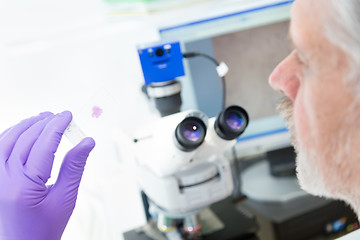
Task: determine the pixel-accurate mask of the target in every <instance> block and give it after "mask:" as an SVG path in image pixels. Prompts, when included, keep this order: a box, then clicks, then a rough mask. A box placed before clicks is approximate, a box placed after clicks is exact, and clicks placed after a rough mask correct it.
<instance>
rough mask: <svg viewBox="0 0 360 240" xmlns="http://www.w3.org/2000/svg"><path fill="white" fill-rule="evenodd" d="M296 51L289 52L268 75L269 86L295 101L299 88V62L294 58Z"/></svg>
mask: <svg viewBox="0 0 360 240" xmlns="http://www.w3.org/2000/svg"><path fill="white" fill-rule="evenodd" d="M296 59H297V58H296V52H295V51H293V52H292V53H290V54H289V55H288V56H287V57H286V58H285V59H284V60H283V61H282V62H281V63H279V65H277V66H276V68H275V69H274V70H273V72H272V73H271V75H270V77H269V84H270V86H271V87H272V88H273V89H274V90H276V91H279V92H282V93H284V94H285V95H286V96H288V97H289V98H290V99H291V101H293V102H294V101H295V99H296V95H297V92H298V89H299V66H298V65H299V63H298V61H297V60H296Z"/></svg>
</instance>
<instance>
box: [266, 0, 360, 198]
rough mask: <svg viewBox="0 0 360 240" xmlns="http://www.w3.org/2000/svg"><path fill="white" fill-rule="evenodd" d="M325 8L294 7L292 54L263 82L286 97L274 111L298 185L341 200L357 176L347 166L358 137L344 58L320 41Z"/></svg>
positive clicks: (303, 1) (322, 3)
mask: <svg viewBox="0 0 360 240" xmlns="http://www.w3.org/2000/svg"><path fill="white" fill-rule="evenodd" d="M330 7H331V6H329V2H328V1H327V0H317V1H313V0H297V1H295V2H294V5H293V8H292V11H291V25H290V30H289V35H290V38H291V40H292V42H293V45H294V50H293V51H292V53H291V54H290V55H289V56H288V57H287V58H286V59H284V60H283V61H282V62H281V63H280V64H279V65H278V66H277V67H276V68H275V69H274V71H273V73H272V74H271V76H270V78H269V82H270V85H271V86H272V87H273V88H274V89H275V90H278V91H281V92H283V93H284V94H285V95H286V96H287V97H288V99H287V100H284V102H283V104H282V105H281V106H280V107H279V108H280V111H281V112H282V113H283V114H284V115H285V118H286V119H287V124H288V126H289V129H290V130H291V132H292V134H293V143H294V145H295V148H296V150H297V154H298V157H297V174H298V178H299V181H300V185H301V186H302V187H303V188H304V189H305V190H306V191H309V192H310V193H313V194H315V195H320V196H327V197H336V198H342V199H344V200H346V199H347V198H348V197H349V196H348V195H349V193H348V192H347V190H346V188H344V184H351V181H352V180H354V179H353V178H354V177H356V178H359V177H358V176H360V174H359V173H360V168H359V167H357V165H359V166H360V164H354V163H352V161H354V160H353V159H354V158H353V157H352V156H353V154H354V153H356V151H358V150H357V148H358V147H357V146H359V145H358V142H357V141H358V138H360V135H359V133H358V130H357V129H358V127H357V125H358V123H357V122H356V116H355V113H354V110H355V109H357V107H356V106H355V105H354V102H355V98H354V96H353V95H352V94H351V93H350V92H351V91H350V88H349V86H348V85H346V84H345V83H344V82H345V81H344V80H345V78H346V77H347V73H348V70H349V69H348V57H347V55H346V54H345V53H344V52H343V51H342V50H341V49H340V48H339V47H337V46H335V45H334V44H332V43H331V42H330V41H329V39H328V38H327V37H326V36H325V29H324V26H325V24H328V23H327V18H328V17H329V16H328V15H327V14H330V13H329V12H330V11H329V8H330ZM320 13H322V14H320ZM358 136H359V137H358ZM354 150H355V152H354ZM354 165H355V167H354ZM349 166H350V167H349Z"/></svg>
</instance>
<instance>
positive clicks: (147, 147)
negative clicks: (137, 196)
mask: <svg viewBox="0 0 360 240" xmlns="http://www.w3.org/2000/svg"><path fill="white" fill-rule="evenodd" d="M138 51H139V56H140V61H141V64H142V68H143V72H144V78H145V83H146V84H145V86H144V87H143V91H144V92H145V93H147V94H148V96H149V98H152V100H154V101H155V105H156V107H157V109H158V110H159V112H160V115H161V118H159V119H158V120H157V121H154V122H152V123H149V124H147V125H145V126H144V127H142V128H140V129H138V131H137V133H135V136H134V144H135V151H136V165H137V179H138V183H139V186H140V189H141V190H142V198H143V202H144V209H145V214H146V217H147V220H148V224H147V225H146V226H145V227H141V228H139V229H136V230H133V231H130V232H127V233H125V234H124V237H125V239H128V240H133V239H134V240H135V239H137V240H140V239H141V240H142V239H144V240H145V239H146V240H150V239H156V240H158V239H159V240H161V239H163V240H183V239H184V240H185V239H193V240H197V239H204V240H205V239H209V240H210V239H223V240H226V239H235V238H234V236H235V235H236V234H238V233H236V234H235V235H234V233H233V232H234V229H236V230H235V231H238V230H239V229H241V231H240V232H241V233H240V235H244V237H243V238H236V239H257V238H252V237H253V235H252V234H249V232H251V233H253V232H254V231H255V229H256V224H255V220H254V219H250V220H249V218H251V217H248V216H247V217H246V216H243V215H241V214H240V215H241V216H240V218H239V217H238V216H237V214H236V213H235V211H236V209H235V208H231V210H228V209H227V208H224V207H223V205H219V206H217V207H216V206H215V205H216V203H218V202H221V201H222V200H224V199H227V198H229V197H230V196H231V194H232V192H233V190H234V184H233V176H232V170H231V167H230V162H229V160H228V159H226V158H225V156H224V153H225V152H226V151H227V150H229V149H230V148H231V147H233V146H234V145H235V144H236V142H237V140H236V139H237V138H238V137H239V136H240V135H241V134H242V133H243V132H244V131H245V129H246V127H247V125H248V122H249V117H248V114H247V112H246V111H245V110H244V109H243V108H241V107H240V106H235V105H233V106H228V107H224V108H223V109H222V111H221V112H220V113H219V114H218V116H216V117H211V118H209V117H208V116H207V115H206V114H205V113H203V112H201V111H199V110H186V111H183V112H180V105H181V97H180V92H181V85H180V82H179V81H177V80H173V79H174V76H175V77H177V76H181V75H184V70H183V64H182V58H183V54H182V53H181V50H180V44H179V42H170V43H156V44H152V45H151V46H146V47H144V46H142V47H139V50H138ZM192 55H194V54H192ZM227 203H228V202H226V204H227ZM211 206H215V210H214V209H212V210H214V211H215V212H217V213H218V215H219V216H220V215H221V216H222V217H220V218H221V219H219V217H217V216H216V214H215V215H214V211H211V210H209V207H211ZM226 211H229V212H228V213H227V212H226ZM226 214H228V215H229V216H230V219H228V220H223V218H228V217H229V216H226ZM232 215H235V217H232V218H231V216H232ZM239 219H240V220H239ZM244 219H245V220H244ZM244 221H245V222H246V223H245V224H243V226H241V224H242V222H244ZM249 222H250V224H249ZM237 224H239V225H237ZM224 225H228V226H230V225H232V230H231V229H230V230H229V229H227V228H226V226H224ZM242 227H243V228H244V230H243V229H242ZM249 229H250V230H249ZM214 232H215V234H214ZM224 232H227V233H226V234H227V235H229V237H226V236H225V235H226V234H225V235H221V234H223V233H224ZM219 234H220V235H219ZM245 235H246V236H245ZM250 235H251V237H249V236H250ZM219 236H220V237H219ZM236 236H237V237H238V236H239V235H236Z"/></svg>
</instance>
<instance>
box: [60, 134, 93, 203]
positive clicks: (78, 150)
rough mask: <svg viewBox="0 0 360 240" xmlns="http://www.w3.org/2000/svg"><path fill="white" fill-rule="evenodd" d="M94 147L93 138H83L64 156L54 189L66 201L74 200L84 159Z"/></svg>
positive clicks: (73, 201) (83, 166)
mask: <svg viewBox="0 0 360 240" xmlns="http://www.w3.org/2000/svg"><path fill="white" fill-rule="evenodd" d="M94 147H95V141H94V139H92V138H85V139H83V140H82V141H81V142H80V143H79V144H78V145H76V146H75V147H74V148H73V149H71V150H70V151H69V152H68V153H67V154H66V156H65V158H64V161H63V163H62V165H61V168H60V172H59V176H58V179H57V181H56V183H55V185H54V190H55V189H56V191H57V193H58V194H60V195H62V196H63V197H65V201H70V202H68V203H73V204H74V203H75V201H76V197H77V193H78V188H79V185H80V181H81V177H82V174H83V172H84V168H85V164H86V160H87V158H88V156H89V153H90V152H91V150H92V149H93V148H94Z"/></svg>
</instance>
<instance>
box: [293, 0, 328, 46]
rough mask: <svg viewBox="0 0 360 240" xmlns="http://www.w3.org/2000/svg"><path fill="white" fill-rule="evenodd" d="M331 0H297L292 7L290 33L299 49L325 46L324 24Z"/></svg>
mask: <svg viewBox="0 0 360 240" xmlns="http://www.w3.org/2000/svg"><path fill="white" fill-rule="evenodd" d="M328 9H329V0H316V1H314V0H296V1H295V2H294V4H293V6H292V9H291V22H290V30H289V35H290V38H291V40H292V41H293V43H294V45H295V47H296V48H298V49H299V50H302V49H306V48H307V49H308V50H309V48H311V51H312V52H313V53H314V52H315V51H317V50H319V49H320V48H323V47H324V45H323V43H324V42H327V39H326V37H325V30H324V24H326V22H327V21H325V20H326V17H327V16H326V14H327V13H328V12H329V11H328Z"/></svg>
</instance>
